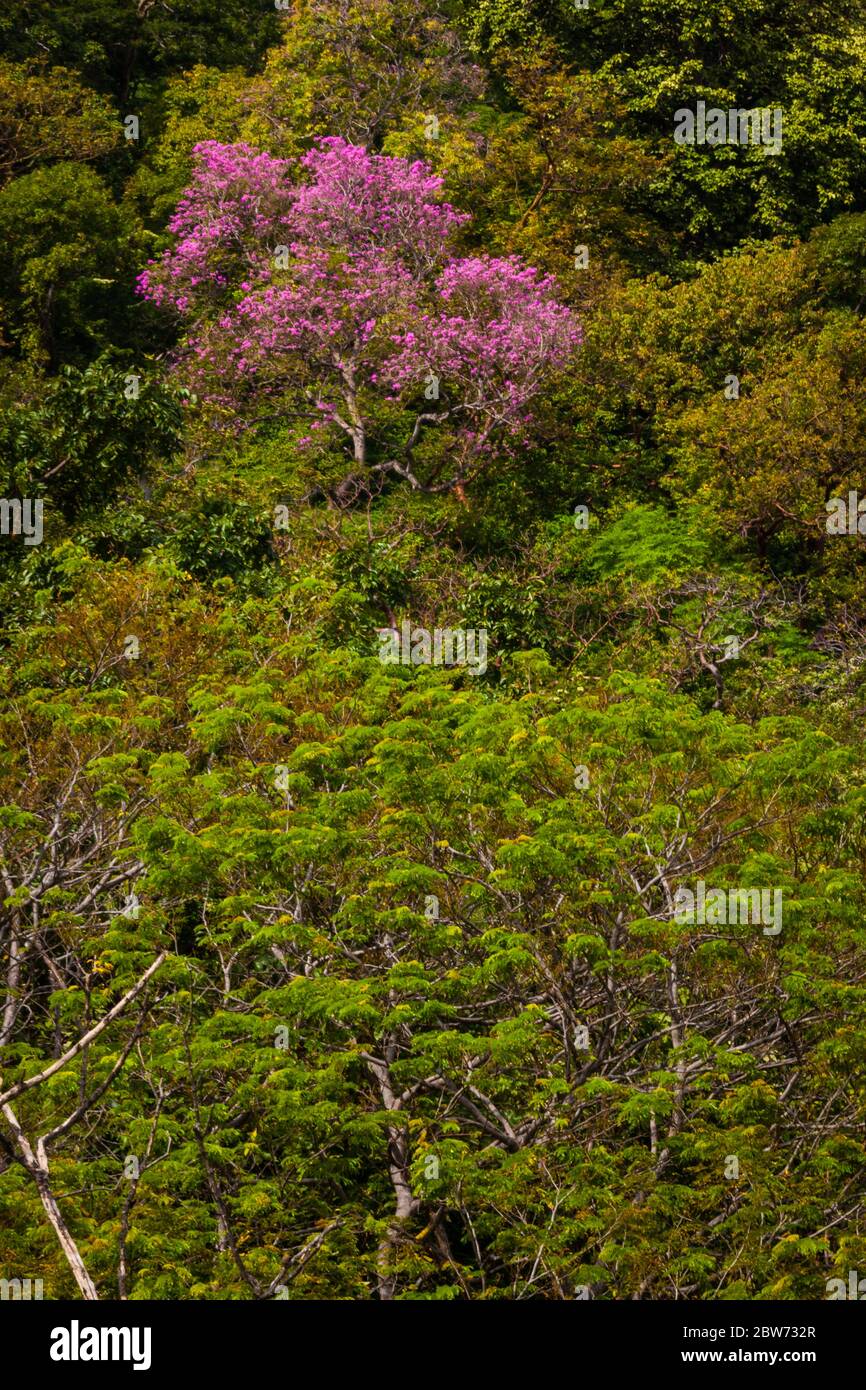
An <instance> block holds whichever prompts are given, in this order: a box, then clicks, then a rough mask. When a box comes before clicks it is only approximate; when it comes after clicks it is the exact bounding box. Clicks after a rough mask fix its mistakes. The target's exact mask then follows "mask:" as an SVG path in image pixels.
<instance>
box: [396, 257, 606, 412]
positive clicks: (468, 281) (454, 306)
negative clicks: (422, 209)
mask: <svg viewBox="0 0 866 1390" xmlns="http://www.w3.org/2000/svg"><path fill="white" fill-rule="evenodd" d="M436 293H437V296H438V299H439V300H440V301H441V303H442V304H443V306H444V307H443V308H441V309H440V310H439V311H438V312H432V313H423V314H421V316H420V318H419V320H418V322H417V323H416V324H414V325H413V327H412V328H411V329H410V330H407V331H403V332H400V333H395V334H393V337H392V341H393V342H394V344H395V345H396V348H397V351H396V352H395V353H394V354H393V356H392V357H391V358H390V359H389V360H388V362H387V363H386V364H385V366H384V374H385V375H386V377H387V378H388V380H389V382H390V384H391V387H392V390H393V391H394V392H395V393H396V394H398V395H400V394H402V393H403V392H404V391H406V390H407V389H408V388H410V387H411V385H412V383H413V382H416V383H417V381H418V380H419V378H421V377H422V376H424V374H425V373H432V374H433V375H435V376H436V377H437V378H438V379H439V383H440V391H443V392H444V393H445V394H446V396H447V398H448V399H449V400H450V401H452V402H457V403H458V404H457V409H458V411H459V413H460V414H461V415H462V416H463V417H464V418H465V420H466V423H467V428H471V430H472V432H473V434H474V435H475V437H476V439H479V438H480V437H481V436H482V435H485V434H487V433H489V427H490V425H491V424H492V423H494V422H496V423H499V424H500V425H501V426H502V427H503V428H504V429H506V430H508V431H509V432H513V431H515V430H517V429H518V428H519V427H520V426H521V424H523V423H525V422H526V420H527V419H528V416H527V414H526V410H527V406H528V405H529V402H530V401H531V400H532V398H533V396H535V395H537V393H538V392H539V391H540V390H541V388H542V386H543V385H544V382H545V379H546V378H547V377H549V376H550V375H551V374H553V373H555V372H557V371H560V370H561V369H562V368H563V367H564V366H565V364H566V363H567V361H568V359H569V358H570V357H571V355H572V354H573V352H574V351H575V349H576V348H577V347H578V346H579V345H580V342H581V337H582V335H581V330H580V326H579V324H578V323H577V321H576V319H575V317H574V314H573V313H572V311H571V310H570V309H569V308H568V307H567V306H566V305H564V304H561V303H560V302H559V301H558V300H557V298H556V282H555V280H554V278H553V276H550V275H542V274H541V273H540V272H539V271H537V270H536V269H535V268H534V267H533V266H527V265H524V264H523V262H522V261H521V260H519V259H518V257H516V256H511V257H507V258H503V259H495V258H489V257H483V256H474V257H471V258H466V259H463V260H455V261H452V262H451V263H450V264H449V265H447V266H446V267H445V269H444V270H443V271H442V273H441V274H440V275H439V277H438V279H437V282H436Z"/></svg>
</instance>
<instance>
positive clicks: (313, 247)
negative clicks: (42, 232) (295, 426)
mask: <svg viewBox="0 0 866 1390" xmlns="http://www.w3.org/2000/svg"><path fill="white" fill-rule="evenodd" d="M300 165H301V168H300V171H299V172H300V178H293V173H294V171H293V169H292V167H291V166H290V165H289V163H288V162H287V161H285V160H280V159H274V158H273V157H272V156H270V155H268V154H262V153H259V152H257V151H255V150H252V149H250V147H249V146H246V145H220V144H218V143H216V142H214V141H208V142H206V143H205V144H202V145H198V146H197V147H196V150H195V170H194V175H193V181H192V184H191V186H190V188H189V189H188V190H187V191H186V193H185V195H184V197H183V200H182V201H181V203H180V205H179V206H178V209H177V212H176V213H175V215H174V217H173V219H172V221H171V223H170V230H171V232H172V233H173V234H174V238H175V241H174V244H173V246H172V247H171V249H169V250H168V251H167V252H166V253H165V255H164V256H163V257H162V259H161V261H159V262H156V263H152V264H151V265H150V266H148V268H147V269H146V270H145V271H144V273H143V274H142V276H141V279H140V289H141V292H142V293H143V294H144V295H146V296H147V297H148V298H149V299H151V300H153V301H155V302H156V303H158V304H162V305H165V306H167V307H169V308H171V309H173V310H174V312H175V313H176V314H177V315H178V316H179V317H180V318H181V319H182V320H183V321H185V322H186V323H187V324H188V331H187V336H186V338H185V340H184V344H183V348H182V350H181V353H180V354H179V358H178V363H177V370H178V371H181V372H183V373H184V374H185V375H186V378H187V380H188V383H189V384H190V385H191V386H192V388H193V389H194V390H195V391H196V392H197V393H198V395H199V396H200V397H201V398H202V399H204V400H205V401H207V402H209V403H210V405H211V406H212V407H214V409H215V410H216V411H218V412H219V413H221V414H222V415H223V416H224V417H225V418H227V419H229V420H231V421H233V422H237V421H240V422H241V423H244V422H246V421H249V420H250V419H251V418H252V419H254V418H256V416H257V415H258V414H259V413H260V412H261V410H262V407H263V402H264V401H268V402H270V403H271V408H272V409H274V410H276V411H277V413H279V414H282V415H285V416H286V417H294V418H301V419H305V420H308V421H309V422H310V428H311V429H312V430H328V431H332V432H336V433H337V435H338V436H340V437H342V438H344V439H345V441H346V443H347V446H348V448H349V449H350V450H351V458H352V469H353V471H352V473H351V474H350V475H349V477H348V478H347V479H346V480H345V482H344V484H342V485H341V487H340V489H338V491H337V495H338V497H339V498H340V499H341V500H344V499H346V498H348V497H350V496H351V495H353V493H355V492H357V491H360V490H362V489H366V490H368V491H369V490H370V488H371V486H372V484H373V483H374V481H375V480H376V479H377V478H378V479H380V480H381V479H383V478H384V477H386V476H387V475H389V474H393V475H396V476H398V477H400V478H403V479H404V480H406V481H407V482H408V483H409V484H410V485H411V486H412V487H414V488H419V489H423V490H425V491H443V490H445V489H447V488H453V487H455V486H456V485H458V484H461V483H463V482H466V481H468V480H469V479H471V478H472V477H474V476H475V474H476V473H477V472H478V471H479V470H480V469H481V468H482V467H483V465H484V463H485V461H486V460H487V459H488V458H489V456H490V454H491V452H492V450H493V449H494V447H497V448H501V449H507V448H508V447H509V445H513V444H514V443H515V442H516V441H520V440H521V439H523V438H525V436H526V434H527V430H528V428H529V425H530V423H531V409H532V403H533V401H534V400H535V398H536V397H538V395H539V394H540V393H541V392H542V391H543V390H544V389H545V387H546V386H547V384H548V383H549V382H550V381H551V379H552V378H553V377H554V376H555V375H556V374H557V373H560V372H562V371H563V370H564V369H565V367H566V366H567V364H568V362H569V359H570V358H571V356H572V354H573V353H574V351H575V349H576V347H577V346H578V344H579V342H580V328H579V326H578V324H577V322H576V320H575V318H574V315H573V314H572V312H571V310H570V309H569V308H567V307H566V306H565V305H563V304H561V303H560V302H559V301H558V299H557V295H556V286H555V283H554V281H553V279H552V278H551V277H550V276H543V275H541V274H539V273H538V272H537V271H536V270H534V269H533V268H532V267H528V266H525V265H524V264H523V263H522V262H520V261H519V260H518V259H517V258H515V257H511V258H507V259H492V258H488V257H483V256H473V257H468V258H467V257H459V256H457V255H456V253H455V240H456V233H457V231H458V229H459V228H460V227H461V226H462V224H463V223H465V222H466V221H468V217H467V215H466V214H463V213H460V212H457V211H456V210H455V209H454V208H453V207H452V206H451V205H450V204H449V203H447V202H445V201H443V200H442V198H441V185H442V180H441V179H439V178H437V177H436V176H434V175H432V174H431V173H430V171H429V169H428V168H427V167H426V165H424V164H422V163H421V162H420V161H418V162H414V163H412V162H410V161H408V160H405V159H395V158H390V157H388V156H384V155H374V154H370V153H369V152H368V151H367V150H366V149H364V148H362V147H360V146H355V145H350V144H348V143H347V142H346V141H344V140H342V139H338V138H330V139H326V140H321V141H319V142H318V144H317V145H316V147H315V148H314V149H312V150H311V151H310V152H309V153H308V154H307V155H306V156H305V157H304V158H303V159H302V160H301V161H300ZM437 434H438V436H439V438H440V439H441V446H442V447H441V448H438V449H431V448H430V447H429V445H430V442H431V438H433V437H434V436H436V435H437ZM312 438H313V436H312V434H310V435H307V436H306V438H305V439H304V440H303V441H302V442H303V443H308V442H309V441H310V439H312ZM422 446H423V447H422ZM421 454H423V467H421V466H419V465H418V464H417V462H416V460H417V458H418V457H419V455H421Z"/></svg>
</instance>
